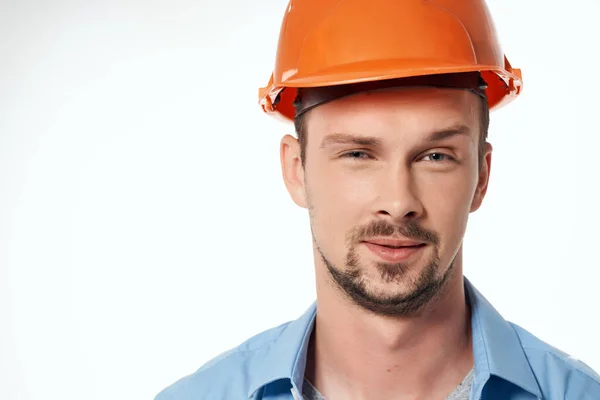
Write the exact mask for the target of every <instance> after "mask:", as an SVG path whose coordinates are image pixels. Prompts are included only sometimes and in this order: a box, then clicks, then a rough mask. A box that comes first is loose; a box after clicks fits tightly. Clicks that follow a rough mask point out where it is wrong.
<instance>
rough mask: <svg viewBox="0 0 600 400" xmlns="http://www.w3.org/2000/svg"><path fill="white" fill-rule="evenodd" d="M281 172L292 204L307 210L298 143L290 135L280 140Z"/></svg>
mask: <svg viewBox="0 0 600 400" xmlns="http://www.w3.org/2000/svg"><path fill="white" fill-rule="evenodd" d="M280 158H281V172H282V174H283V181H284V182H285V187H286V188H287V190H288V193H289V194H290V196H292V200H294V203H296V204H297V205H299V206H300V207H303V208H307V207H308V206H307V201H306V186H305V184H304V166H303V165H302V159H301V157H300V143H299V142H298V139H296V138H295V137H293V136H291V135H285V136H284V137H283V138H282V139H281V146H280Z"/></svg>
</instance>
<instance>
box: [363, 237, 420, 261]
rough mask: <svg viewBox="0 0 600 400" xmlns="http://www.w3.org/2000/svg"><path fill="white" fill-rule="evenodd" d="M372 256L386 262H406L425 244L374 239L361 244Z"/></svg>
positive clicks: (401, 240) (411, 241)
mask: <svg viewBox="0 0 600 400" xmlns="http://www.w3.org/2000/svg"><path fill="white" fill-rule="evenodd" d="M362 243H363V244H364V245H365V246H366V247H367V248H368V249H369V250H371V252H372V253H373V254H375V255H376V256H377V257H379V258H381V259H383V260H384V261H387V262H392V263H398V262H402V261H406V260H408V259H409V258H410V257H411V256H413V255H414V254H416V253H418V252H419V251H420V250H421V249H422V248H423V247H425V246H426V245H427V244H426V243H423V242H419V241H415V240H408V239H391V238H376V239H368V240H365V241H363V242H362Z"/></svg>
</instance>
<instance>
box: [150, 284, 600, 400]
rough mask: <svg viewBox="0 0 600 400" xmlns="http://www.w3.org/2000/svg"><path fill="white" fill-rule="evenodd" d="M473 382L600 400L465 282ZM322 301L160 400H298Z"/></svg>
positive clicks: (489, 390) (512, 398) (504, 390)
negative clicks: (309, 344) (473, 366)
mask: <svg viewBox="0 0 600 400" xmlns="http://www.w3.org/2000/svg"><path fill="white" fill-rule="evenodd" d="M465 289H466V294H467V300H468V302H469V304H470V307H471V315H472V317H471V326H472V337H473V355H474V359H475V377H474V380H473V386H472V389H471V396H470V398H471V400H517V399H518V400H526V399H527V400H530V399H545V400H600V376H598V374H596V373H595V372H594V371H592V370H591V368H589V367H588V366H587V365H585V364H584V363H583V362H581V361H578V360H576V359H574V358H572V357H570V356H569V355H567V354H565V353H563V352H562V351H560V350H558V349H556V348H554V347H552V346H550V345H548V344H546V343H544V342H542V341H541V340H540V339H538V338H536V337H535V336H533V335H532V334H531V333H529V332H527V331H526V330H525V329H523V328H521V327H519V326H517V325H515V324H513V323H510V322H507V321H506V320H505V319H504V318H502V316H501V315H500V314H499V313H498V312H497V311H496V310H495V309H494V308H493V307H492V305H491V304H490V303H489V302H488V301H487V300H486V299H485V298H484V297H483V296H482V295H481V293H479V292H478V291H477V290H476V289H475V288H474V287H473V285H472V284H471V283H470V282H469V281H468V280H467V279H466V278H465ZM315 315H316V304H313V305H312V306H311V307H310V308H309V309H308V310H307V311H306V313H304V315H302V316H301V317H300V318H299V319H297V320H295V321H292V322H288V323H286V324H284V325H281V326H278V327H276V328H273V329H270V330H268V331H265V332H263V333H261V334H259V335H256V336H254V337H252V338H251V339H249V340H247V341H246V342H245V343H243V344H241V345H240V346H238V347H236V348H235V349H233V350H230V351H228V352H226V353H224V354H222V355H220V356H218V357H216V358H215V359H213V360H211V361H209V362H208V363H206V364H205V365H204V366H203V367H201V368H200V369H199V370H198V371H196V373H194V374H192V375H189V376H187V377H184V378H182V379H180V380H179V381H177V382H175V383H174V384H172V385H171V386H169V387H168V388H166V389H164V390H163V391H162V392H160V393H159V394H158V395H157V396H156V398H155V400H244V399H251V400H275V399H277V400H293V399H295V400H299V399H301V396H300V393H302V383H303V380H304V369H305V365H306V354H307V348H308V343H309V340H310V336H311V332H312V328H313V325H314V321H315Z"/></svg>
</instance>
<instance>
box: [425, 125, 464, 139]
mask: <svg viewBox="0 0 600 400" xmlns="http://www.w3.org/2000/svg"><path fill="white" fill-rule="evenodd" d="M469 131H470V128H469V127H468V126H467V125H456V126H452V127H450V128H444V129H440V130H436V131H434V132H432V133H431V134H430V135H429V136H428V137H427V141H429V142H439V141H442V140H444V139H448V138H450V137H452V136H457V135H468V134H469Z"/></svg>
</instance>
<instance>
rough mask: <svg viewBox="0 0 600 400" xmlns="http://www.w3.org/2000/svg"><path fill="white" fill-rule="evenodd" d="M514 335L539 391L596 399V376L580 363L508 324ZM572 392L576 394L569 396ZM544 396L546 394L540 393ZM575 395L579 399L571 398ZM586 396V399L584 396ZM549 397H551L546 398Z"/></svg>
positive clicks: (599, 390) (599, 384)
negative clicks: (519, 342)
mask: <svg viewBox="0 0 600 400" xmlns="http://www.w3.org/2000/svg"><path fill="white" fill-rule="evenodd" d="M510 324H511V325H512V327H513V329H514V330H515V332H516V333H517V336H518V337H519V340H520V341H521V346H522V347H523V351H524V352H525V355H526V357H527V359H528V361H529V364H530V365H531V369H532V370H533V373H534V375H535V377H536V379H537V381H538V383H539V385H540V388H541V389H542V392H544V391H545V390H550V388H551V389H552V391H553V392H554V393H557V392H556V391H557V390H560V393H564V394H565V395H567V394H569V395H570V396H569V397H567V398H577V399H580V398H581V399H592V398H593V399H598V398H600V375H598V373H596V372H595V371H594V370H592V368H590V367H589V366H588V365H587V364H585V363H584V362H583V361H581V360H579V359H577V358H575V357H573V356H571V355H569V354H567V353H565V352H564V351H562V350H560V349H558V348H556V347H554V346H552V345H550V344H548V343H546V342H544V341H543V340H541V339H540V338H538V337H536V336H535V335H533V334H532V333H531V332H529V331H527V330H526V329H524V328H522V327H521V326H519V325H517V324H514V323H512V322H511V323H510ZM571 391H576V393H571ZM544 394H545V395H546V393H544ZM573 395H578V396H580V397H573ZM585 396H588V397H585ZM550 398H553V397H550Z"/></svg>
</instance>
